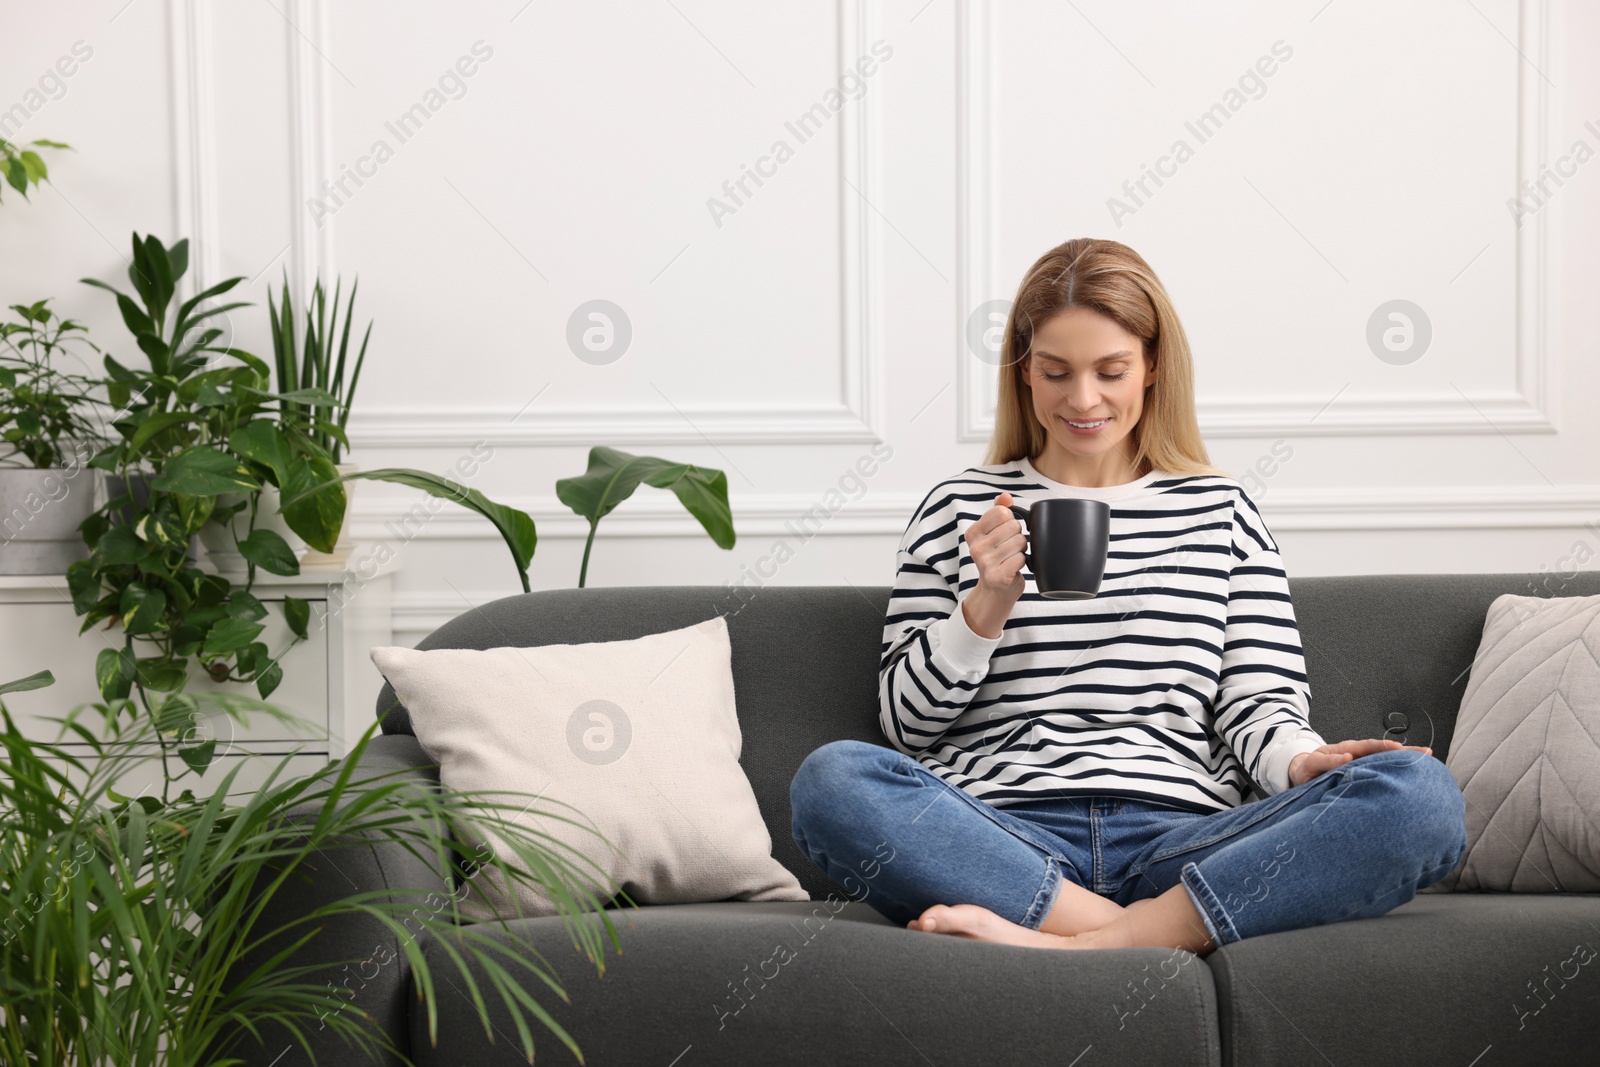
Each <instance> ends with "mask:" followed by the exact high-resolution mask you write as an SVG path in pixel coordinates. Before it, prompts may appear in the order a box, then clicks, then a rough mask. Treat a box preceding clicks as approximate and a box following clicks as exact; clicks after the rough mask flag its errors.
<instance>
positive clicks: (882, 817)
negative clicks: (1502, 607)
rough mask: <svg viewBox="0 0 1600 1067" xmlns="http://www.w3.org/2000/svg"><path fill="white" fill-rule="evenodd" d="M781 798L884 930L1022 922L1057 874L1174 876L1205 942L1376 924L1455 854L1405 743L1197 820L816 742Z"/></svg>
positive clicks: (1456, 847)
mask: <svg viewBox="0 0 1600 1067" xmlns="http://www.w3.org/2000/svg"><path fill="white" fill-rule="evenodd" d="M789 797H790V801H791V804H792V807H793V812H794V818H793V824H792V830H793V834H794V840H795V843H796V844H797V845H799V846H800V851H801V852H803V853H804V854H805V855H806V856H807V857H808V858H809V859H810V860H811V862H812V863H815V864H816V865H817V866H818V867H820V868H821V869H822V870H823V871H824V872H825V873H826V874H827V875H828V876H829V877H830V878H832V879H833V880H834V881H835V882H837V883H838V884H839V885H840V886H841V887H843V888H844V889H845V891H846V892H847V893H849V894H850V896H851V897H852V899H856V900H864V901H865V902H867V903H868V904H870V905H872V906H873V907H874V908H876V909H877V910H878V911H879V912H880V913H881V914H883V915H884V916H885V917H887V918H888V919H889V920H890V921H892V922H894V923H897V924H899V925H901V926H904V925H905V924H907V923H909V922H910V921H911V920H912V919H914V918H916V917H917V916H919V915H921V914H922V912H923V911H925V910H926V909H927V908H929V907H931V906H932V905H934V904H979V905H982V906H983V907H985V908H988V909H989V910H990V911H993V912H994V913H995V914H997V915H999V916H1001V917H1002V918H1005V919H1009V920H1010V921H1011V922H1014V923H1017V924H1018V925H1021V926H1025V927H1028V928H1029V929H1034V930H1037V929H1038V928H1039V924H1040V923H1041V922H1043V921H1044V918H1045V916H1047V915H1048V914H1049V913H1050V909H1051V907H1052V905H1054V903H1055V899H1056V895H1057V894H1058V893H1059V892H1060V889H1061V880H1062V879H1063V878H1065V879H1068V880H1070V881H1071V882H1073V883H1074V884H1076V885H1080V886H1083V887H1084V888H1086V889H1089V890H1090V891H1092V892H1094V893H1097V894H1099V895H1101V896H1103V897H1107V898H1109V899H1110V900H1112V901H1114V902H1115V903H1118V904H1122V905H1127V904H1129V903H1131V902H1132V901H1135V900H1144V899H1145V898H1147V897H1154V896H1159V895H1160V894H1162V893H1164V892H1165V891H1167V890H1168V889H1170V888H1172V887H1173V886H1174V885H1179V884H1182V885H1183V886H1184V888H1185V889H1186V890H1187V891H1188V894H1189V897H1190V899H1191V900H1192V901H1193V903H1194V906H1195V909H1196V910H1197V911H1198V912H1199V913H1200V914H1201V916H1202V917H1204V919H1205V923H1206V928H1207V931H1208V932H1209V934H1210V935H1211V939H1212V942H1213V943H1214V944H1215V945H1216V946H1217V947H1221V946H1222V945H1226V944H1229V943H1231V942H1234V941H1238V940H1240V939H1241V938H1246V937H1255V936H1257V935H1260V934H1270V933H1275V932H1277V931H1280V930H1295V929H1300V928H1302V927H1307V926H1320V925H1322V924H1323V923H1334V922H1341V921H1343V920H1346V919H1365V918H1370V917H1373V916H1378V915H1382V914H1384V913H1385V912H1387V911H1390V910H1392V909H1394V908H1397V907H1399V906H1400V905H1401V904H1404V903H1406V902H1407V901H1408V900H1410V899H1411V898H1412V897H1413V896H1415V895H1416V892H1417V890H1418V889H1421V888H1424V887H1426V886H1429V885H1432V884H1433V883H1435V882H1437V881H1439V880H1440V879H1441V878H1443V877H1444V876H1445V875H1447V874H1449V873H1450V871H1451V870H1452V869H1453V868H1454V867H1455V866H1456V864H1457V863H1459V862H1460V860H1461V856H1462V853H1463V852H1465V850H1466V847H1467V828H1466V803H1465V800H1464V799H1463V797H1462V795H1461V790H1460V787H1458V786H1457V785H1456V782H1455V778H1454V776H1452V775H1451V773H1450V770H1449V768H1447V767H1446V766H1445V765H1444V763H1443V762H1441V761H1440V760H1438V759H1436V758H1435V757H1433V756H1431V755H1428V754H1426V753H1423V752H1416V751H1411V750H1407V749H1392V750H1388V751H1383V752H1375V753H1372V754H1371V755H1366V756H1361V757H1359V758H1357V759H1353V760H1350V761H1349V762H1347V763H1345V764H1343V765H1342V766H1340V767H1338V768H1336V769H1334V770H1331V771H1326V772H1324V773H1322V774H1319V775H1318V776H1317V777H1315V778H1313V779H1311V780H1310V781H1309V782H1306V783H1304V784H1302V785H1298V786H1295V787H1294V788H1292V789H1289V790H1287V791H1285V792H1282V793H1279V794H1277V795H1275V796H1270V797H1266V798H1265V799H1262V800H1258V801H1254V802H1252V803H1248V804H1243V805H1240V806H1239V807H1237V808H1231V809H1229V810H1227V811H1219V812H1211V813H1208V814H1201V813H1198V812H1191V811H1183V810H1180V809H1177V808H1172V807H1166V806H1163V805H1160V804H1156V803H1151V802H1147V801H1142V800H1135V799H1131V798H1121V797H1113V796H1092V797H1051V798H1046V799H1040V800H1037V801H1029V802H1026V803H1022V804H1008V805H1006V806H1004V807H995V806H993V805H990V804H987V803H985V802H984V801H982V800H979V799H978V798H976V797H974V796H973V795H972V794H970V793H968V792H966V791H965V790H963V789H959V788H957V787H955V786H952V785H949V784H947V783H946V782H944V781H942V780H941V779H940V778H938V777H937V776H935V775H934V774H933V773H932V772H930V771H929V770H928V769H927V768H925V767H923V766H922V764H920V763H919V762H917V761H916V760H915V759H913V758H912V757H910V756H907V755H904V754H902V753H900V752H897V751H895V750H894V749H891V748H885V747H884V746H882V745H873V744H868V743H866V742H864V741H834V742H831V743H829V744H826V745H823V746H822V747H821V748H819V749H817V750H816V751H815V752H812V753H811V754H810V755H809V756H807V757H806V759H805V761H804V762H803V763H802V764H801V765H800V769H799V770H798V771H797V772H796V773H795V776H794V780H793V782H792V783H791V784H790V787H789Z"/></svg>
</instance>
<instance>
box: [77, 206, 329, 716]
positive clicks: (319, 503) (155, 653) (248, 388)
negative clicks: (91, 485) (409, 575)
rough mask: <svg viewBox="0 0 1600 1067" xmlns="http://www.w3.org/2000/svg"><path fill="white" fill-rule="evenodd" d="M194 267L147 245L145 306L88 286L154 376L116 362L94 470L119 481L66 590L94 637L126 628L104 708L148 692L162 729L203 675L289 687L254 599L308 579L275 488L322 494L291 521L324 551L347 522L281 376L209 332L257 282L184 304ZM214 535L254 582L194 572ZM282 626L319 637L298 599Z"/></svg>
mask: <svg viewBox="0 0 1600 1067" xmlns="http://www.w3.org/2000/svg"><path fill="white" fill-rule="evenodd" d="M187 269H188V242H187V241H179V242H178V243H176V244H175V245H173V246H172V248H170V249H168V248H166V247H165V246H163V245H162V243H161V242H160V241H159V240H158V239H156V238H155V237H153V236H151V237H145V238H141V237H140V236H139V235H138V234H134V236H133V257H132V259H131V261H130V265H129V268H128V277H129V280H130V282H131V283H132V285H133V290H134V295H129V294H127V293H124V292H121V291H119V290H117V289H116V288H114V287H112V286H110V285H107V284H106V283H104V282H101V281H99V280H97V279H89V278H86V279H84V281H85V283H87V284H90V285H94V286H97V287H99V288H102V289H105V290H108V291H109V292H111V293H112V294H114V295H115V297H116V300H117V307H118V310H119V311H120V312H121V314H122V318H123V322H124V323H125V324H126V326H127V327H128V329H129V331H130V332H131V333H132V334H133V337H134V340H135V342H136V343H137V345H138V347H139V349H140V351H141V353H142V354H143V355H144V357H145V362H146V363H147V366H146V367H143V368H140V367H131V366H127V365H125V364H123V363H122V362H120V361H119V360H117V359H116V358H114V357H113V356H112V355H110V354H107V355H105V357H104V366H105V370H106V374H107V377H106V378H105V379H104V384H105V387H106V389H107V393H108V399H109V401H110V403H111V404H113V405H115V406H116V408H117V412H116V414H115V416H114V417H113V418H112V419H111V422H110V428H109V432H108V438H109V443H108V444H107V445H106V446H105V447H104V448H102V449H101V450H100V451H99V452H98V453H97V454H96V455H95V456H94V458H93V459H92V460H90V465H91V466H93V467H95V468H97V469H101V470H105V471H107V472H108V473H110V474H112V475H114V476H115V481H114V484H113V488H112V489H111V490H110V493H109V499H108V500H107V501H106V502H105V504H104V505H103V506H102V507H101V508H100V509H99V510H98V511H96V512H95V513H94V514H92V515H90V516H89V518H88V519H87V520H85V521H84V523H83V524H82V526H81V531H82V534H83V538H84V541H85V543H86V544H87V545H88V547H89V555H88V558H87V559H85V560H83V561H81V562H79V563H75V564H73V565H72V566H71V567H70V568H69V569H68V571H67V585H68V588H69V590H70V591H71V595H72V601H73V606H74V608H75V609H76V610H77V612H78V614H80V615H82V616H83V617H84V622H83V628H84V629H88V628H89V627H90V626H93V625H96V624H98V623H102V622H108V623H112V624H114V625H116V626H117V627H118V629H119V630H120V636H121V640H122V647H121V648H120V649H118V648H107V649H105V650H104V651H102V652H101V653H100V657H99V662H98V664H97V674H98V679H99V682H100V690H101V694H102V695H103V696H104V697H105V698H106V699H107V700H115V699H121V698H125V697H127V696H128V695H129V693H130V691H132V689H133V687H135V686H137V689H138V693H139V696H140V699H141V702H142V703H143V705H144V707H145V709H146V711H147V712H148V713H149V714H152V715H153V714H155V708H156V706H157V705H158V703H160V701H159V700H158V699H157V698H158V697H159V695H161V694H171V693H181V692H182V691H183V689H184V687H185V685H186V683H187V679H188V673H189V666H190V664H191V663H192V662H195V661H198V663H199V664H200V665H201V667H202V668H203V669H204V671H205V672H206V674H207V675H209V676H210V677H211V678H212V679H213V680H214V681H217V682H229V681H236V682H253V683H254V684H255V686H256V688H257V691H258V692H259V693H260V694H261V696H262V697H266V696H267V695H269V694H270V693H271V692H272V691H273V690H274V689H275V688H276V687H277V685H278V684H279V682H280V681H281V680H282V677H283V671H282V668H281V666H279V660H280V659H281V658H282V655H283V653H284V652H285V651H287V649H282V650H276V649H269V648H268V646H267V645H266V643H264V642H262V641H261V640H259V638H260V635H261V634H262V632H263V631H264V629H265V626H264V625H263V624H262V623H261V621H260V620H261V619H263V618H264V617H265V616H266V614H267V608H266V607H265V605H263V604H262V603H261V601H260V600H258V599H257V598H256V597H255V595H254V594H253V593H252V591H251V590H252V586H253V584H254V582H255V580H256V574H257V570H258V568H259V569H260V570H265V571H267V572H268V573H271V574H279V575H293V574H296V573H298V571H299V566H298V562H297V561H296V559H295V556H294V553H293V552H292V551H291V550H290V549H289V546H288V544H287V543H286V542H285V540H284V538H283V537H282V536H281V535H280V534H278V533H276V532H274V531H273V530H271V529H268V528H266V526H265V525H264V524H263V523H262V522H261V519H262V518H263V516H262V508H261V505H260V497H261V490H262V488H263V487H264V486H268V485H270V486H272V487H274V488H277V489H280V490H281V489H284V488H285V487H288V488H289V489H292V490H295V491H298V490H299V489H301V488H308V489H309V490H310V491H309V492H308V493H307V494H305V499H304V500H302V501H301V502H300V503H299V504H297V505H296V506H294V507H292V508H286V509H284V510H283V517H284V519H285V521H286V522H287V523H288V525H289V526H290V527H291V528H292V529H294V531H295V532H296V533H298V534H299V535H300V536H302V537H304V538H305V539H306V541H308V542H309V543H312V544H314V545H317V546H319V547H325V548H326V547H332V543H333V537H334V536H335V534H336V532H337V530H338V528H339V523H340V520H341V519H342V518H343V512H344V492H343V489H342V488H341V487H339V486H337V485H334V484H331V483H332V482H333V481H334V480H335V479H336V477H337V473H338V472H337V471H336V470H335V469H334V467H333V464H332V462H331V460H329V458H328V457H327V456H326V455H325V454H322V453H321V452H320V451H319V450H317V449H316V448H315V447H314V446H308V445H306V444H305V443H304V442H298V441H296V440H294V439H291V438H290V437H288V436H287V435H285V434H284V433H283V432H282V431H281V430H280V429H279V427H278V425H277V423H276V420H275V419H274V418H273V414H274V413H273V411H272V410H271V405H272V404H273V403H274V402H275V398H274V397H273V394H272V393H271V392H270V391H269V389H270V372H269V370H268V368H267V365H266V364H265V363H264V362H262V361H261V360H260V359H258V358H256V357H255V356H253V355H251V354H250V353H248V352H245V351H243V350H241V349H237V348H232V347H219V346H217V345H216V343H215V342H216V341H217V339H218V338H219V337H220V336H221V331H220V330H218V329H217V328H216V327H215V326H213V325H210V320H212V319H213V318H214V317H215V316H217V315H220V314H223V313H225V312H227V311H229V310H231V309H232V308H235V307H239V306H242V305H240V304H237V303H233V304H223V305H220V306H215V307H208V306H206V302H207V301H210V300H213V299H215V298H217V297H220V296H222V295H224V294H226V293H227V292H228V291H229V290H231V289H232V288H233V287H234V286H235V285H237V284H238V283H239V282H240V281H242V280H243V279H241V278H229V279H227V280H225V281H223V282H221V283H219V284H217V285H214V286H212V287H211V288H209V289H207V290H205V291H203V292H201V293H198V294H197V295H195V296H194V297H192V298H190V299H188V300H184V301H182V302H181V303H180V302H178V301H177V300H176V292H177V287H178V285H179V284H180V282H181V280H182V278H183V276H184V274H185V273H186V271H187ZM240 520H242V522H241V521H240ZM208 523H211V524H216V525H217V526H219V527H220V528H221V531H222V532H223V533H224V535H225V536H226V537H227V538H228V539H229V540H230V541H232V542H233V545H234V547H235V548H236V550H237V551H238V552H239V554H240V555H241V556H242V557H243V558H244V559H245V561H246V571H245V574H244V576H243V577H244V580H243V581H242V582H238V583H236V582H234V581H233V580H231V579H230V577H229V576H228V575H226V574H219V573H208V572H207V571H205V570H202V569H201V568H200V567H199V566H198V565H197V563H196V561H195V560H194V559H193V558H192V556H191V552H190V543H191V539H192V538H194V537H195V535H196V534H197V533H198V532H199V531H201V530H202V529H203V528H204V527H205V526H206V525H207V524H208ZM283 613H284V617H285V621H286V623H287V624H288V627H289V629H290V631H291V633H292V635H293V638H292V640H294V641H299V640H303V639H305V638H306V637H307V622H308V619H309V605H308V604H307V602H306V601H304V600H300V599H297V598H294V597H287V598H285V599H284V603H283Z"/></svg>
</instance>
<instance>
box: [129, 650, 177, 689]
mask: <svg viewBox="0 0 1600 1067" xmlns="http://www.w3.org/2000/svg"><path fill="white" fill-rule="evenodd" d="M137 673H138V676H139V684H140V685H142V686H144V688H146V689H151V690H155V691H156V692H159V693H173V692H177V691H178V690H180V689H182V688H183V686H184V683H185V682H187V681H188V680H189V669H188V668H187V667H186V666H185V665H184V664H183V663H182V662H180V661H178V660H171V659H167V658H165V657H164V656H147V657H145V658H143V659H141V660H139V662H138V664H137Z"/></svg>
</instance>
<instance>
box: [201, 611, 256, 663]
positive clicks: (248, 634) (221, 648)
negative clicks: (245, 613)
mask: <svg viewBox="0 0 1600 1067" xmlns="http://www.w3.org/2000/svg"><path fill="white" fill-rule="evenodd" d="M265 629H266V627H265V626H263V625H261V624H260V623H258V622H249V621H248V620H245V619H232V618H229V619H223V620H222V621H221V622H219V623H217V624H216V625H215V626H213V627H212V628H211V632H210V633H208V634H206V643H205V645H204V647H203V648H202V649H201V654H202V655H207V656H225V655H227V654H228V653H229V652H237V651H239V649H241V648H245V647H247V646H248V645H249V644H250V642H251V641H254V640H255V639H256V636H257V635H258V634H260V633H261V631H262V630H265Z"/></svg>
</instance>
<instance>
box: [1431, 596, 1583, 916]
mask: <svg viewBox="0 0 1600 1067" xmlns="http://www.w3.org/2000/svg"><path fill="white" fill-rule="evenodd" d="M1445 762H1446V764H1447V765H1448V766H1449V768H1450V770H1451V773H1453V774H1454V775H1455V778H1456V782H1457V784H1459V785H1460V786H1461V792H1462V795H1463V796H1465V797H1466V800H1467V851H1466V854H1465V855H1464V856H1463V857H1462V859H1461V863H1460V864H1459V865H1457V867H1456V869H1455V870H1453V871H1451V872H1450V874H1449V875H1448V876H1447V877H1446V878H1445V879H1444V880H1443V881H1441V882H1439V883H1438V889H1439V890H1440V891H1449V890H1502V891H1511V892H1519V893H1554V892H1558V891H1561V892H1582V893H1592V892H1595V891H1597V890H1600V596H1591V597H1558V598H1555V599H1547V598H1542V597H1531V596H1516V595H1513V594H1510V593H1508V594H1505V595H1503V596H1500V597H1496V598H1495V601H1494V603H1493V604H1491V605H1489V611H1488V615H1487V617H1486V618H1485V620H1484V625H1483V639H1482V642H1481V643H1480V645H1479V648H1478V655H1477V658H1476V659H1474V660H1473V663H1472V674H1471V676H1470V677H1469V678H1468V680H1467V689H1466V693H1465V694H1464V695H1463V696H1462V699H1461V713H1460V715H1459V717H1458V718H1457V720H1456V730H1455V736H1454V737H1453V738H1452V739H1451V741H1450V752H1449V756H1448V758H1447V759H1446V761H1445Z"/></svg>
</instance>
